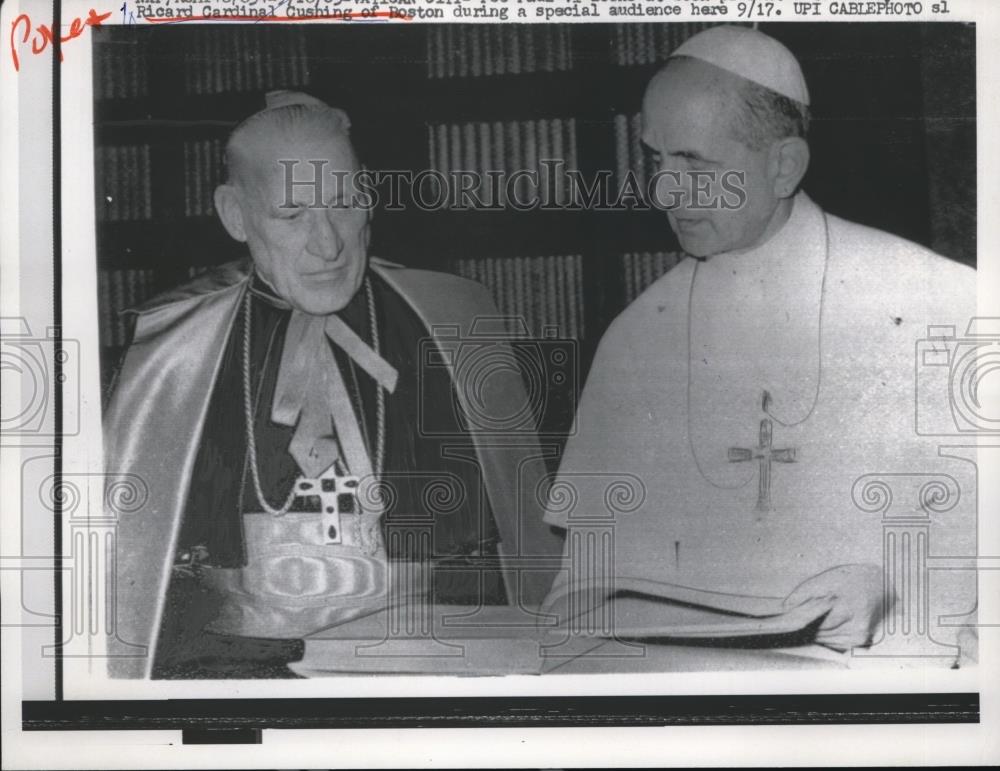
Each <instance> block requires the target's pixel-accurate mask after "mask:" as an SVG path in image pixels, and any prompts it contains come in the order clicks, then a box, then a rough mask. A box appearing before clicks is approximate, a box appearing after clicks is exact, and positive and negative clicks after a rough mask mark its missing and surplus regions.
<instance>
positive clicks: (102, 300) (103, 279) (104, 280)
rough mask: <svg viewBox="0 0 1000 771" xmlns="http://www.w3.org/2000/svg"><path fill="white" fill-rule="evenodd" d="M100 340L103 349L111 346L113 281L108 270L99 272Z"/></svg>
mask: <svg viewBox="0 0 1000 771" xmlns="http://www.w3.org/2000/svg"><path fill="white" fill-rule="evenodd" d="M97 303H98V306H97V307H98V308H99V309H100V313H99V314H98V340H99V341H100V345H101V346H103V347H106V346H109V345H111V319H112V315H113V310H112V308H111V280H110V277H109V275H108V271H107V270H100V271H98V272H97Z"/></svg>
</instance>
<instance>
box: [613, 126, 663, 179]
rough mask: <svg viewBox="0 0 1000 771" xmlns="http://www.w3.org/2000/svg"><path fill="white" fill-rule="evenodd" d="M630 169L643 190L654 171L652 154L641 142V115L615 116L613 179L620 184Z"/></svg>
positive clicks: (654, 165)
mask: <svg viewBox="0 0 1000 771" xmlns="http://www.w3.org/2000/svg"><path fill="white" fill-rule="evenodd" d="M629 171H631V172H632V174H633V175H634V177H635V180H636V182H638V183H639V185H640V186H641V188H642V189H643V190H645V189H646V181H647V180H648V179H650V177H652V176H653V174H655V173H656V164H655V162H654V160H653V155H652V153H650V152H649V151H648V150H646V149H645V148H644V147H643V144H642V115H641V114H640V113H635V114H633V115H616V116H615V179H616V180H617V182H618V184H619V185H621V184H622V183H623V182H624V180H625V177H626V176H627V174H628V172H629Z"/></svg>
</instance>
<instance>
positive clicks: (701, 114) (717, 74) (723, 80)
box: [642, 57, 741, 144]
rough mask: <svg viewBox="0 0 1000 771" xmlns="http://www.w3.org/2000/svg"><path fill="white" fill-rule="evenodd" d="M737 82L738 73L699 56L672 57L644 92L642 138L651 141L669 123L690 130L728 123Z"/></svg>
mask: <svg viewBox="0 0 1000 771" xmlns="http://www.w3.org/2000/svg"><path fill="white" fill-rule="evenodd" d="M740 81H741V78H740V77H739V76H736V75H732V74H731V73H728V72H726V71H725V70H723V69H720V68H719V67H716V66H714V65H712V64H709V63H707V62H703V61H700V60H698V59H691V58H687V57H678V58H675V59H671V60H670V61H669V62H668V64H667V65H666V66H665V67H664V68H663V69H661V70H660V71H659V72H658V73H656V75H654V76H653V79H652V80H651V81H650V82H649V85H648V86H647V87H646V92H645V94H644V95H643V100H642V125H643V141H644V142H646V143H647V144H653V140H654V139H655V137H656V135H657V134H659V133H660V132H662V131H663V130H665V129H666V127H668V126H669V127H672V128H684V129H687V130H690V131H708V130H713V129H715V128H718V127H720V126H728V124H729V122H730V121H731V119H732V115H733V110H734V108H735V107H736V106H737V105H738V103H739V99H740Z"/></svg>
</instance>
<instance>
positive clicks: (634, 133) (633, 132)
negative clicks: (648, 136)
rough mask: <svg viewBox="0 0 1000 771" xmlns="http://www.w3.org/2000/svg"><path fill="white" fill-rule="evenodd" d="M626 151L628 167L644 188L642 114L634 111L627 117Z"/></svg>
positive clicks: (644, 163)
mask: <svg viewBox="0 0 1000 771" xmlns="http://www.w3.org/2000/svg"><path fill="white" fill-rule="evenodd" d="M628 152H629V168H631V169H632V172H633V173H634V174H635V178H636V181H637V182H638V183H639V185H640V186H642V188H643V189H645V186H646V154H645V153H644V152H643V151H642V115H640V114H639V113H636V114H634V115H632V116H630V117H629V119H628Z"/></svg>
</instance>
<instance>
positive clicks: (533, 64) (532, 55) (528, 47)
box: [518, 24, 548, 72]
mask: <svg viewBox="0 0 1000 771" xmlns="http://www.w3.org/2000/svg"><path fill="white" fill-rule="evenodd" d="M518 26H520V27H521V28H522V32H523V34H524V46H523V53H524V71H525V72H537V71H538V64H537V51H536V50H535V40H536V39H537V38H536V35H535V27H540V26H546V27H547V26H548V25H547V24H546V25H538V24H524V25H518Z"/></svg>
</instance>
